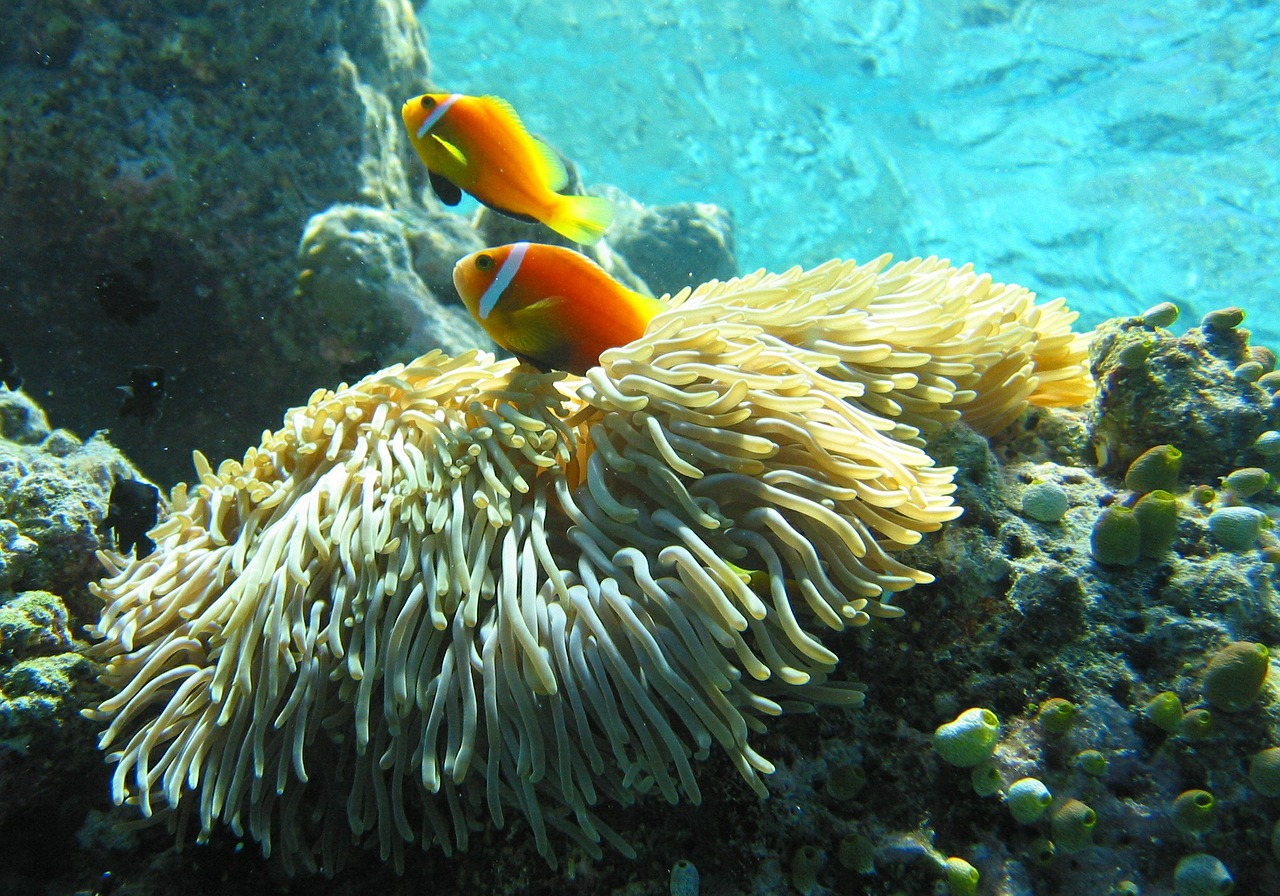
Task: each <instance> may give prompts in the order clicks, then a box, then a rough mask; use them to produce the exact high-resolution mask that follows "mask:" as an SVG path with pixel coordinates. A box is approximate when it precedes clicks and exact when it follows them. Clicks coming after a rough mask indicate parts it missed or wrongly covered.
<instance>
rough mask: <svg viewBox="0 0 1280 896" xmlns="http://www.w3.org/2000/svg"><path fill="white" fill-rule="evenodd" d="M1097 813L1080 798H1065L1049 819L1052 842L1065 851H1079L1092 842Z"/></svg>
mask: <svg viewBox="0 0 1280 896" xmlns="http://www.w3.org/2000/svg"><path fill="white" fill-rule="evenodd" d="M1097 823H1098V813H1097V812H1094V811H1093V810H1092V809H1090V808H1089V807H1088V806H1087V805H1086V804H1084V803H1082V802H1080V800H1067V801H1066V802H1065V803H1063V804H1062V805H1061V806H1059V807H1058V808H1057V809H1054V810H1053V815H1052V816H1051V817H1050V819H1049V827H1050V830H1052V831H1053V842H1054V843H1056V844H1057V845H1058V848H1059V849H1061V850H1062V851H1063V852H1065V853H1073V852H1080V850H1082V849H1085V848H1086V847H1088V846H1089V844H1091V843H1092V842H1093V828H1094V825H1096V824H1097Z"/></svg>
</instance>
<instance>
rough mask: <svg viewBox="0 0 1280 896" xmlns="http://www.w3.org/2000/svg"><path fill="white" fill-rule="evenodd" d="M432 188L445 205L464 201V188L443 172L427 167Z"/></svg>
mask: <svg viewBox="0 0 1280 896" xmlns="http://www.w3.org/2000/svg"><path fill="white" fill-rule="evenodd" d="M427 176H428V177H429V178H430V180H431V189H432V191H434V192H435V194H436V196H437V197H438V198H439V200H440V201H441V202H443V203H444V204H445V205H457V204H458V203H459V202H461V201H462V189H461V188H460V187H459V186H458V185H457V184H455V183H454V182H453V181H451V180H449V178H447V177H445V176H444V175H443V174H440V173H438V172H435V171H432V170H430V169H427Z"/></svg>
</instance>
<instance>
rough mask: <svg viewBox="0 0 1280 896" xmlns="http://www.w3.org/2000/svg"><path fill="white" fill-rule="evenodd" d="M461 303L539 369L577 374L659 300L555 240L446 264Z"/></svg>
mask: <svg viewBox="0 0 1280 896" xmlns="http://www.w3.org/2000/svg"><path fill="white" fill-rule="evenodd" d="M453 285H454V286H455V287H456V288H457V290H458V295H460V296H462V302H463V304H464V305H466V306H467V310H468V311H470V312H471V315H472V316H473V317H474V318H475V319H476V320H477V321H479V322H480V326H482V327H484V328H485V331H486V332H488V334H489V335H490V336H491V337H492V338H493V341H494V342H496V343H498V345H500V346H502V347H503V348H505V349H506V350H507V351H509V352H511V353H512V354H514V355H516V356H517V357H518V358H520V359H521V360H522V361H527V362H529V363H531V364H533V365H534V366H536V367H540V368H542V369H544V370H549V369H553V370H567V371H569V372H570V373H576V374H579V375H581V374H583V373H586V371H587V369H588V368H590V367H594V366H595V365H596V364H597V363H599V360H600V353H601V352H602V351H604V350H605V349H607V348H612V347H613V346H617V345H625V344H626V343H628V342H630V341H632V340H633V339H636V338H638V337H640V336H641V335H643V334H644V331H645V328H646V327H647V326H648V325H649V321H651V320H652V319H653V317H654V315H656V314H658V313H659V312H660V311H662V310H663V309H664V308H665V307H666V306H665V305H663V303H662V302H660V301H658V300H657V299H651V298H649V297H648V296H644V295H641V294H640V293H638V292H633V291H632V290H630V289H627V288H626V287H625V286H623V285H622V284H621V283H619V282H618V281H617V280H614V279H613V278H612V277H610V276H609V275H608V274H606V273H605V272H604V270H602V269H601V268H600V266H599V265H597V264H596V263H595V262H593V261H592V260H591V259H589V258H587V257H586V256H585V255H582V254H580V253H578V252H574V251H573V250H572V249H565V248H564V247H562V246H547V245H543V244H541V243H512V244H511V245H509V246H499V247H497V248H494V249H484V250H482V251H480V252H473V253H471V254H470V255H468V256H467V257H465V258H463V259H462V260H461V261H459V262H458V263H457V265H455V266H454V268H453Z"/></svg>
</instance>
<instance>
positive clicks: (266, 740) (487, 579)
mask: <svg viewBox="0 0 1280 896" xmlns="http://www.w3.org/2000/svg"><path fill="white" fill-rule="evenodd" d="M886 264H887V258H882V259H878V260H877V261H876V262H873V263H871V264H869V265H864V266H861V267H859V266H857V265H854V264H852V263H839V262H833V263H830V264H827V265H824V266H822V267H820V268H818V269H816V270H814V271H809V272H802V271H800V270H799V269H795V270H793V271H789V272H787V273H785V274H781V275H765V274H756V275H753V276H751V277H748V278H744V279H742V280H736V281H731V282H729V283H723V284H721V283H712V284H707V285H705V286H703V287H699V288H698V289H697V290H694V291H692V292H689V291H685V292H683V293H681V294H679V295H677V296H675V297H673V298H672V299H671V300H670V310H668V311H666V312H664V313H663V314H661V315H659V316H658V317H657V318H656V319H655V320H654V321H653V322H652V324H651V325H650V327H649V329H648V331H647V332H646V334H645V335H644V336H643V337H642V338H641V339H639V340H637V341H635V342H633V343H630V344H628V345H626V346H622V347H619V348H616V349H611V350H609V351H606V352H605V353H604V355H603V356H602V358H601V365H600V366H599V367H597V368H593V369H592V370H591V371H589V372H588V374H587V376H586V377H585V378H579V377H574V376H567V375H564V374H538V373H534V372H531V371H530V370H529V368H526V367H522V366H520V365H518V364H517V362H514V361H499V360H495V359H494V358H493V357H492V356H490V355H488V354H485V353H481V352H470V353H467V354H465V355H462V356H460V357H457V358H449V357H446V356H444V355H442V354H440V353H438V352H437V353H432V354H429V355H426V356H424V357H422V358H419V359H417V360H416V361H413V362H411V363H409V364H408V365H395V366H393V367H391V368H388V369H387V370H384V371H381V372H379V373H377V374H374V375H372V376H369V377H367V378H365V379H364V380H361V381H360V382H358V383H356V384H354V385H351V386H346V385H343V386H341V387H340V388H338V389H337V390H319V391H317V392H316V393H314V394H313V395H312V396H311V398H310V400H309V401H308V403H307V405H306V406H305V407H301V408H295V409H293V410H291V411H289V412H288V414H287V415H286V417H285V423H284V426H283V428H281V429H280V430H278V431H276V432H273V433H266V434H264V437H263V440H262V443H261V445H260V446H258V447H256V448H251V449H250V450H249V451H248V452H247V453H246V455H245V457H244V459H243V461H241V462H235V461H231V460H228V461H224V462H223V463H222V464H221V465H219V466H218V468H217V469H216V470H215V469H213V468H212V467H211V466H210V465H209V463H208V462H207V461H205V460H204V458H203V457H202V456H200V455H199V454H197V455H196V467H197V471H198V473H199V477H200V481H199V483H198V484H197V485H196V486H195V487H194V488H193V489H191V490H190V492H188V491H187V490H186V489H184V488H183V487H179V488H178V489H176V490H175V492H174V495H173V503H174V512H173V514H172V515H171V516H170V517H169V519H168V520H167V521H166V522H164V523H162V524H161V525H160V526H159V527H157V528H156V529H154V530H153V531H152V532H151V536H152V538H153V539H154V540H155V542H156V550H155V552H154V553H152V554H151V555H149V556H148V557H146V558H145V559H141V560H133V559H125V558H122V557H118V556H114V555H104V556H103V559H104V562H105V563H106V564H107V566H108V568H109V569H110V575H109V577H108V578H106V579H104V580H103V581H102V582H101V583H99V584H98V585H97V586H96V587H95V593H96V594H98V595H99V596H100V597H101V599H102V600H103V602H104V608H103V610H102V616H101V619H100V620H99V622H98V624H97V626H96V627H95V630H94V632H95V634H96V635H97V637H98V638H100V639H101V643H100V645H99V646H98V650H99V651H100V653H101V655H102V657H103V658H104V659H105V660H106V662H107V666H106V672H105V674H104V680H105V681H106V683H107V684H108V685H110V686H111V687H112V688H113V689H114V691H115V694H114V696H112V697H110V698H109V699H107V700H106V701H105V702H103V703H102V704H101V705H100V706H99V707H98V708H97V710H96V711H94V712H92V713H90V714H91V715H92V717H94V718H95V719H98V720H100V721H101V722H103V723H104V724H105V726H106V728H105V731H104V732H103V734H102V737H101V744H102V746H103V748H104V749H109V750H110V751H111V752H110V755H109V758H110V759H111V760H112V761H114V762H115V763H116V768H115V773H114V776H113V795H114V798H115V799H116V801H117V802H129V803H132V804H136V805H137V806H138V808H139V809H140V810H141V812H142V814H143V815H146V816H152V815H158V816H162V817H166V818H169V819H170V820H172V821H174V822H180V821H181V820H182V819H185V818H187V817H189V816H191V817H194V818H196V819H198V821H199V827H200V834H201V836H202V837H203V836H207V835H208V833H209V832H210V831H211V830H212V829H213V828H214V826H215V824H217V823H219V822H221V823H225V824H226V825H228V826H229V827H230V828H231V829H232V831H233V832H235V833H236V834H237V835H243V834H245V833H247V834H248V835H249V836H251V837H252V838H253V839H255V840H257V841H258V842H259V843H260V844H261V845H262V848H263V851H264V852H265V853H270V852H271V851H272V850H273V849H275V850H277V851H278V852H279V853H280V854H281V856H282V858H283V859H284V861H285V865H286V868H287V869H290V870H292V869H294V868H296V867H297V866H299V865H301V866H302V867H305V868H308V869H316V868H319V869H323V870H325V871H332V870H333V869H335V868H336V867H338V865H339V864H340V863H341V861H342V858H343V855H344V853H345V852H346V850H348V849H349V848H350V847H351V846H352V845H353V844H362V843H366V842H368V843H374V842H376V843H377V844H378V847H379V849H380V851H381V854H382V855H383V857H384V858H388V857H390V858H393V859H394V860H395V861H396V862H397V863H399V862H400V861H401V859H402V850H403V846H404V844H405V843H414V842H418V843H420V844H421V845H422V846H423V847H428V846H431V845H433V844H434V845H439V846H440V847H441V848H442V849H444V850H445V851H446V852H448V851H451V850H453V849H465V848H466V847H467V843H468V838H469V835H470V833H471V832H473V831H475V830H478V829H480V828H481V827H483V826H485V825H487V824H490V823H491V824H493V825H494V826H497V827H502V826H503V825H504V824H505V822H506V820H507V818H508V817H509V816H510V815H512V814H516V815H519V816H523V817H524V819H526V820H527V822H528V824H529V826H530V827H531V829H532V832H533V835H534V838H535V842H536V845H537V848H538V849H539V851H540V852H541V853H542V854H543V855H545V856H547V857H548V859H549V860H551V861H554V858H553V857H554V852H553V847H552V838H551V836H550V834H551V833H552V832H558V833H559V834H561V835H565V836H568V837H570V838H572V839H574V840H576V841H578V842H579V843H581V844H582V845H583V846H584V848H586V849H587V850H588V851H589V852H592V853H598V852H599V847H598V843H599V842H600V841H601V839H605V840H608V841H609V842H612V843H613V844H614V845H615V846H617V847H618V848H620V849H622V850H624V851H626V850H627V847H626V844H625V842H624V841H623V839H622V838H621V837H620V836H619V835H617V834H615V833H614V832H613V831H611V830H610V829H609V828H608V827H606V826H605V825H604V824H603V822H602V821H601V820H600V819H599V818H598V817H597V816H596V815H595V813H594V812H593V811H592V808H591V807H592V806H594V805H596V804H598V803H599V802H600V801H601V800H602V799H604V798H608V799H610V800H614V801H617V802H618V803H621V804H627V803H630V802H633V801H634V799H635V798H636V797H637V795H641V794H645V793H649V792H656V793H658V794H661V795H662V796H663V797H664V798H665V799H667V800H668V801H670V802H676V801H677V800H679V799H681V798H685V799H690V800H694V801H696V800H697V799H698V796H699V788H698V783H697V780H696V777H695V775H694V761H696V760H699V759H702V758H704V757H705V756H707V755H708V754H709V752H710V750H711V748H712V746H713V745H717V746H718V747H719V748H720V749H721V750H723V751H724V752H725V754H726V755H727V756H728V757H729V758H730V759H731V761H732V762H733V763H734V765H735V766H736V767H737V768H738V770H739V771H740V772H741V774H742V776H743V777H744V778H745V779H746V780H747V781H748V782H749V783H750V784H751V786H752V787H753V788H755V789H756V790H757V791H758V792H760V793H762V794H763V793H764V786H763V784H762V782H761V780H760V774H761V773H766V774H767V773H768V772H770V771H772V768H773V766H772V765H771V764H770V763H769V761H768V760H767V759H765V758H764V757H763V756H761V755H760V754H758V753H757V752H756V751H755V750H754V749H753V748H752V747H751V744H750V742H749V735H750V734H751V733H752V732H759V731H761V730H762V729H763V721H762V720H763V718H764V717H767V716H773V715H778V714H779V713H781V712H782V710H783V707H784V706H787V705H804V704H813V703H817V702H840V703H846V704H854V703H858V702H860V701H861V699H862V687H861V686H860V685H858V684H856V683H853V682H849V681H843V680H835V679H833V678H832V677H831V675H832V672H833V670H834V669H835V667H836V664H837V660H838V656H837V654H836V653H835V652H833V650H832V649H831V648H830V647H828V646H827V645H826V644H824V643H823V642H822V640H821V638H820V634H821V632H823V631H824V630H825V631H839V630H841V629H843V628H845V627H847V626H851V625H862V624H865V623H866V622H868V621H869V619H870V618H871V617H873V616H897V615H899V614H900V610H899V609H898V608H897V607H895V606H894V605H893V604H892V603H891V602H890V599H891V597H892V595H893V594H894V593H895V592H899V591H903V590H905V589H907V588H910V587H912V586H913V585H915V584H917V583H922V582H928V581H930V580H931V579H932V577H931V576H930V575H929V574H928V573H925V572H921V571H918V570H915V569H912V568H910V567H908V566H906V565H904V564H903V563H901V562H900V561H898V560H895V559H894V558H893V556H892V554H891V552H892V551H894V550H896V549H900V548H903V547H906V546H909V545H912V544H915V543H917V542H918V541H919V540H920V538H921V537H922V534H923V533H927V532H930V531H933V530H936V529H937V528H938V527H940V526H941V525H942V524H943V523H944V522H946V521H947V520H950V519H952V518H954V517H955V516H956V515H958V513H959V509H958V508H957V507H955V506H954V504H953V502H952V500H951V497H950V494H951V492H952V489H953V485H952V475H953V472H954V471H953V470H952V469H949V468H941V467H938V466H936V465H935V464H934V462H933V460H932V459H931V458H930V457H929V455H928V454H927V453H926V452H925V451H924V450H923V449H922V447H921V446H922V444H923V440H922V434H923V433H927V432H929V431H933V430H936V429H938V428H939V427H941V426H942V425H944V424H946V423H948V422H951V421H953V420H954V419H956V418H957V417H958V416H959V415H960V414H961V413H963V415H964V417H965V419H966V420H967V421H969V422H970V423H971V424H973V425H975V426H976V427H978V428H979V429H981V430H982V431H985V432H991V431H994V429H996V428H999V426H1001V425H1003V423H1005V422H1008V421H1009V420H1011V419H1013V418H1014V417H1016V416H1017V414H1018V413H1020V412H1021V410H1022V409H1023V408H1024V407H1025V406H1026V404H1027V403H1029V402H1033V403H1040V404H1072V403H1077V402H1078V401H1080V400H1083V398H1084V397H1087V396H1088V394H1089V393H1090V390H1091V388H1092V386H1091V384H1090V383H1089V381H1088V377H1087V374H1086V373H1085V366H1084V363H1085V358H1084V348H1085V347H1084V342H1083V339H1082V338H1081V337H1079V336H1077V335H1075V334H1072V333H1071V332H1070V329H1069V324H1070V321H1071V317H1072V316H1071V315H1070V314H1069V313H1068V312H1066V311H1065V309H1064V308H1063V307H1062V306H1061V303H1060V302H1056V303H1055V302H1051V303H1048V304H1046V305H1040V306H1037V305H1035V303H1034V301H1033V298H1032V297H1031V295H1030V294H1029V293H1027V292H1026V291H1025V290H1022V289H1020V288H1018V287H1007V286H1002V285H993V284H992V283H991V281H990V278H987V277H985V276H979V275H977V274H974V273H973V272H972V271H971V270H970V269H969V268H959V269H957V268H952V267H950V266H949V265H947V264H946V263H945V262H940V261H937V260H936V259H929V260H924V261H920V260H916V261H912V262H906V263H903V264H898V265H895V266H893V267H892V268H889V269H888V270H884V267H885V265H886Z"/></svg>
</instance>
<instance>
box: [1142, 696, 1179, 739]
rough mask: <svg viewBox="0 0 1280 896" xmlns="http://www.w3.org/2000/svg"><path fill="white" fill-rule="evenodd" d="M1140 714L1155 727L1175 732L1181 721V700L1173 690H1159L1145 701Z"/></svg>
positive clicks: (1171, 732)
mask: <svg viewBox="0 0 1280 896" xmlns="http://www.w3.org/2000/svg"><path fill="white" fill-rule="evenodd" d="M1142 714H1143V715H1145V716H1146V717H1147V720H1148V721H1150V722H1151V724H1153V725H1155V726H1156V727H1157V728H1162V729H1164V730H1165V731H1167V732H1168V733H1170V734H1175V733H1176V732H1177V730H1178V726H1179V725H1180V724H1181V723H1182V701H1181V700H1179V699H1178V695H1177V694H1175V693H1174V692H1173V691H1161V692H1160V693H1159V694H1156V695H1155V696H1154V697H1152V698H1151V699H1150V700H1149V701H1147V705H1146V706H1144V707H1143V709H1142Z"/></svg>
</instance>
